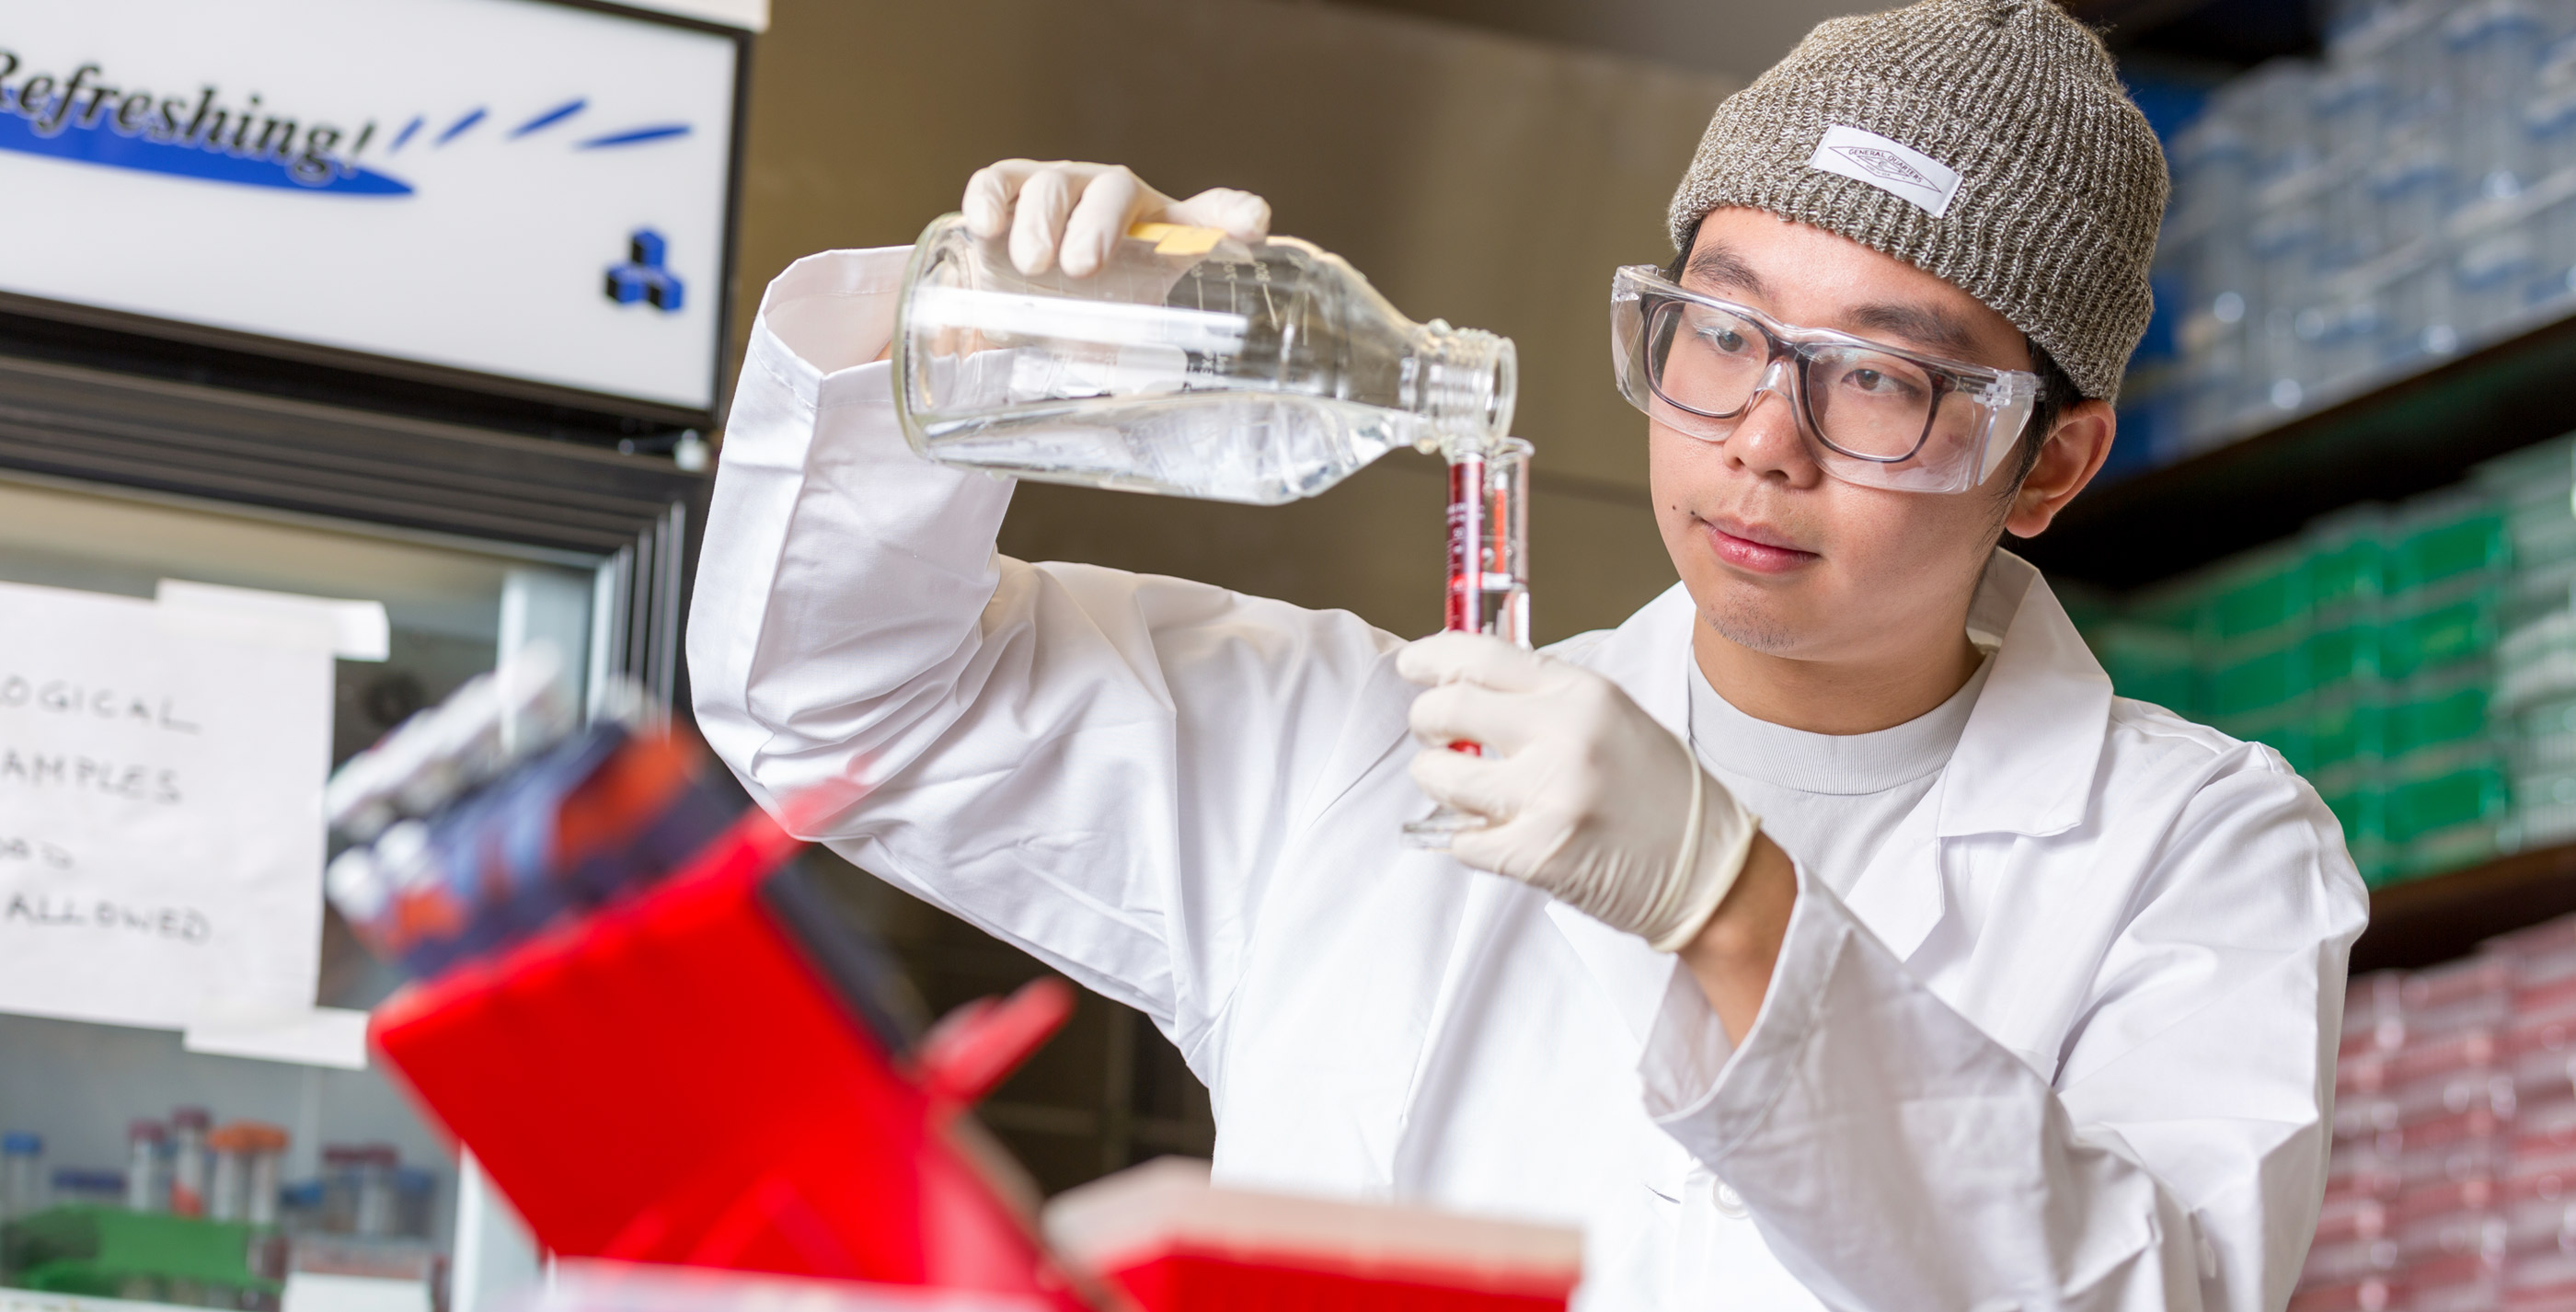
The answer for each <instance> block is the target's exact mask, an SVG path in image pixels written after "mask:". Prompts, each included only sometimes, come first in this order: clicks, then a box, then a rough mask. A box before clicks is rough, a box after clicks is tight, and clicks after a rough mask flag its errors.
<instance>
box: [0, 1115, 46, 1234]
mask: <svg viewBox="0 0 2576 1312" xmlns="http://www.w3.org/2000/svg"><path fill="white" fill-rule="evenodd" d="M43 1210H45V1141H44V1140H43V1139H41V1138H39V1137H37V1136H35V1135H32V1134H29V1133H27V1132H26V1131H24V1130H11V1131H10V1132H8V1133H7V1134H0V1221H10V1220H15V1219H17V1218H19V1217H22V1216H32V1215H34V1214H35V1213H37V1212H41V1211H43Z"/></svg>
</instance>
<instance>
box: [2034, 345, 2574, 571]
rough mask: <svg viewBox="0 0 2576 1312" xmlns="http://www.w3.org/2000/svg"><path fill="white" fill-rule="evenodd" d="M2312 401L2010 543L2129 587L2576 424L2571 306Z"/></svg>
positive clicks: (2108, 488)
mask: <svg viewBox="0 0 2576 1312" xmlns="http://www.w3.org/2000/svg"><path fill="white" fill-rule="evenodd" d="M2550 313H2551V314H2554V315H2555V316H2558V317H2551V318H2547V319H2546V320H2544V321H2541V322H2537V323H2530V324H2527V325H2526V326H2524V327H2522V328H2521V330H2520V331H2517V332H2512V333H2511V334H2509V335H2507V336H2505V337H2502V338H2500V339H2498V340H2495V341H2492V342H2490V343H2488V344H2485V345H2481V346H2476V347H2474V348H2472V349H2470V350H2467V351H2464V352H2462V353H2461V354H2459V355H2457V356H2453V357H2451V358H2450V359H2448V360H2444V361H2442V362H2441V363H2439V364H2436V365H2433V366H2431V367H2429V368H2418V369H2415V370H2413V371H2411V372H2407V373H2405V374H2404V375H2403V376H2399V377H2394V378H2388V379H2385V380H2381V381H2378V382H2376V383H2375V385H2374V384H2368V383H2365V384H2363V385H2361V386H2359V387H2357V388H2347V389H2345V390H2344V391H2341V392H2339V393H2338V394H2336V395H2334V396H2332V397H2327V398H2319V401H2320V403H2319V404H2316V405H2314V407H2313V408H2311V409H2308V410H2305V411H2302V412H2300V413H2298V414H2295V415H2291V416H2288V417H2286V418H2285V419H2284V420H2283V421H2282V422H2281V423H2279V424H2276V425H2274V426H2272V427H2269V428H2264V429H2261V430H2260V431H2257V432H2253V433H2250V434H2248V435H2246V436H2244V437H2243V438H2241V439H2239V440H2237V441H2234V442H2230V443H2228V444H2227V445H2224V446H2220V447H2216V448H2213V449H2211V450H2207V451H2203V452H2200V453H2198V454H2195V455H2193V456H2190V457H2188V458H2186V459H2183V460H2180V461H2177V462H2175V463H2174V464H2171V465H2167V466H2165V467H2163V468H2161V469H2155V470H2150V471H2147V472H2144V473H2139V474H2135V475H2132V476H2130V477H2128V478H2125V479H2121V480H2119V481H2117V482H2114V483H2110V484H2107V485H2103V486H2098V487H2093V488H2089V489H2087V490H2086V491H2085V492H2084V493H2083V494H2082V495H2081V496H2078V497H2077V498H2076V499H2075V500H2074V502H2073V503H2071V504H2070V505H2068V506H2067V508H2066V510H2065V512H2064V513H2063V514H2061V515H2059V516H2058V519H2057V523H2056V524H2055V525H2053V526H2051V527H2050V529H2049V530H2048V531H2047V532H2046V533H2044V534H2041V535H2040V536H2039V537H2037V538H2035V539H2032V540H2030V541H2028V542H2017V543H2014V544H2012V545H2013V549H2014V550H2015V551H2018V552H2020V553H2021V554H2022V555H2024V556H2026V557H2028V558H2029V559H2030V560H2031V561H2032V562H2033V563H2034V564H2037V565H2038V566H2039V567H2040V568H2042V569H2044V570H2046V571H2048V572H2049V574H2051V575H2052V576H2055V577H2059V578H2068V579H2079V580H2082V581H2084V582H2087V583H2092V584H2095V585H2097V586H2101V587H2107V588H2114V589H2126V588H2132V587H2137V586H2140V585H2143V584H2148V583H2153V582H2156V581H2158V580H2160V579H2165V578H2169V577H2172V576H2174V575H2177V574H2181V573H2183V572H2185V571H2187V570H2190V569H2192V568H2194V567H2197V566H2200V565H2205V564H2208V563H2210V562H2211V561H2214V560H2217V559H2219V558H2221V557H2224V556H2228V555H2232V554H2234V553H2236V552H2239V551H2242V550H2245V549H2246V548H2248V547H2253V546H2259V545H2261V544H2262V543H2265V542H2271V541H2274V540H2277V539H2279V538H2283V537H2287V536H2289V535H2290V534H2292V533H2295V532H2297V531H2298V530H2299V527H2300V526H2301V525H2303V524H2305V523H2307V522H2308V521H2309V520H2311V519H2314V518H2316V517H2317V516H2318V515H2322V514H2324V513H2326V512H2328V511H2331V510H2336V509H2339V508H2341V507H2344V506H2348V505H2351V504H2352V503H2354V502H2357V501H2373V500H2388V501H2395V500H2401V499H2403V498H2405V497H2408V496H2412V495H2414V494H2415V493H2418V492H2422V491H2424V490H2426V489H2428V488H2433V487H2439V486H2441V485H2443V484H2445V483H2449V482H2452V481H2454V480H2456V479H2458V478H2459V477H2460V476H2461V475H2462V474H2464V473H2465V472H2467V470H2468V468H2469V467H2470V466H2471V465H2474V464H2477V463H2478V462H2479V461H2481V460H2485V459H2487V458H2489V457H2491V456H2496V455H2501V454H2503V453H2504V452H2507V451H2510V450H2513V449H2515V448H2516V447H2522V446H2528V445H2530V444H2531V443H2533V442H2538V441H2541V440H2543V439H2546V438H2551V437H2555V436H2557V435H2558V434H2560V433H2564V432H2566V431H2568V430H2569V429H2571V428H2576V317H2566V311H2565V309H2564V307H2558V308H2556V309H2555V310H2553V311H2551V312H2550Z"/></svg>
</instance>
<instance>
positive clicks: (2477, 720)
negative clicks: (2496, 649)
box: [2386, 673, 2492, 757]
mask: <svg viewBox="0 0 2576 1312" xmlns="http://www.w3.org/2000/svg"><path fill="white" fill-rule="evenodd" d="M2491 692H2492V689H2491V688H2490V687H2489V685H2488V683H2487V680H2486V679H2485V677H2484V676H2483V674H2482V673H2481V674H2473V675H2470V676H2467V677H2455V678H2451V679H2447V680H2441V681H2427V682H2425V683H2422V684H2418V685H2415V686H2413V687H2410V688H2408V689H2407V690H2406V691H2405V692H2404V693H2403V694H2401V695H2400V696H2399V697H2398V698H2397V699H2395V700H2394V701H2392V702H2391V703H2390V704H2389V707H2388V714H2387V739H2386V749H2387V753H2388V755H2389V756H2391V757H2404V756H2406V755H2409V754H2410V753H2414V752H2420V751H2428V750H2431V749H2436V748H2443V747H2453V748H2456V747H2458V746H2460V745H2462V744H2478V745H2480V746H2481V747H2483V746H2486V745H2487V744H2488V740H2489V735H2490V730H2491V728H2492V725H2491V722H2490V720H2489V718H2488V699H2489V694H2490V693H2491Z"/></svg>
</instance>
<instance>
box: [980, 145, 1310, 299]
mask: <svg viewBox="0 0 2576 1312" xmlns="http://www.w3.org/2000/svg"><path fill="white" fill-rule="evenodd" d="M961 208H963V209H964V210H965V212H966V227H967V230H968V231H970V232H973V233H974V234H975V235H976V236H978V237H986V238H991V237H999V236H1001V235H1002V234H1003V233H1005V232H1007V233H1009V234H1010V235H1011V263H1012V264H1013V265H1016V266H1017V267H1018V268H1019V271H1020V272H1022V273H1025V274H1029V275H1032V276H1034V275H1037V274H1041V273H1044V272H1046V271H1047V269H1048V267H1049V266H1051V265H1055V264H1058V263H1061V264H1062V265H1063V266H1064V271H1065V272H1066V273H1069V274H1071V275H1073V276H1074V277H1076V278H1088V277H1090V276H1091V275H1092V274H1094V273H1097V272H1099V271H1100V266H1101V265H1103V264H1105V263H1107V262H1108V260H1109V252H1110V251H1111V250H1113V249H1115V248H1116V246H1117V243H1118V239H1119V238H1121V237H1123V236H1125V235H1127V229H1129V228H1130V227H1133V226H1134V225H1136V224H1139V223H1177V224H1181V225H1183V226H1185V227H1193V228H1215V229H1218V230H1219V231H1221V232H1223V233H1225V234H1226V235H1227V236H1229V237H1233V238H1235V239H1237V240H1239V241H1246V242H1254V241H1259V240H1261V239H1262V238H1264V237H1267V236H1269V235H1270V202H1268V201H1266V200H1263V199H1262V198H1260V197H1259V196H1255V195H1253V194H1252V193H1251V192H1248V191H1235V190H1233V189H1231V188H1227V187H1212V188H1210V189H1208V190H1206V191H1202V192H1200V193H1199V194H1197V195H1195V196H1192V197H1190V198H1189V199H1188V200H1174V199H1172V198H1171V197H1169V196H1166V195H1164V194H1163V193H1161V192H1159V191H1156V190H1154V189H1153V188H1152V187H1148V186H1146V185H1145V182H1144V180H1143V179H1141V178H1139V177H1137V176H1136V175H1135V174H1133V173H1131V172H1129V171H1128V170H1127V168H1126V166H1125V165H1121V164H1078V163H1075V162H1073V161H1071V160H1057V161H1055V162H1054V163H1040V162H1038V161H1037V160H1031V159H1006V160H1003V161H1002V162H1001V163H999V164H994V165H990V166H987V167H985V168H980V169H977V170H975V176H974V177H971V178H968V179H967V180H966V201H965V204H964V205H963V206H962V207H961Z"/></svg>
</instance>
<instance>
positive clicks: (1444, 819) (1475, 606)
mask: <svg viewBox="0 0 2576 1312" xmlns="http://www.w3.org/2000/svg"><path fill="white" fill-rule="evenodd" d="M1530 452H1531V448H1530V444H1529V443H1527V442H1525V441H1522V440H1521V439H1519V438H1517V437H1507V438H1504V439H1503V440H1502V441H1500V442H1497V443H1494V444H1493V445H1491V446H1487V447H1482V448H1465V447H1462V448H1460V449H1458V450H1455V451H1453V452H1451V453H1450V457H1449V596H1448V606H1447V613H1446V616H1445V622H1444V623H1443V625H1442V627H1443V628H1444V629H1446V630H1448V631H1450V632H1453V633H1482V634H1486V635H1488V636H1491V637H1496V638H1500V639H1502V640H1503V641H1505V642H1508V643H1511V644H1513V645H1514V646H1518V647H1526V646H1528V645H1529V642H1530V636H1529V462H1530ZM1450 747H1451V748H1452V749H1453V750H1456V751H1462V752H1473V751H1478V750H1480V749H1479V748H1478V747H1477V746H1476V745H1475V744H1474V743H1452V744H1450ZM1484 823H1485V822H1484V820H1483V819H1482V818H1481V817H1478V816H1473V815H1469V814H1466V813H1465V812H1461V811H1453V810H1451V809H1449V808H1448V807H1446V806H1443V807H1440V808H1438V809H1436V810H1434V811H1432V813H1431V814H1429V815H1427V816H1424V817H1423V818H1422V819H1419V820H1415V821H1412V822H1410V823H1408V824H1406V825H1405V826H1404V836H1405V841H1406V842H1408V843H1410V844H1411V845H1413V846H1415V847H1421V848H1429V849H1433V850H1441V849H1445V848H1447V847H1448V846H1449V838H1450V836H1451V835H1452V834H1455V833H1458V832H1459V831H1461V830H1465V829H1474V828H1478V827H1480V826H1482V825H1483V824H1484Z"/></svg>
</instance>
